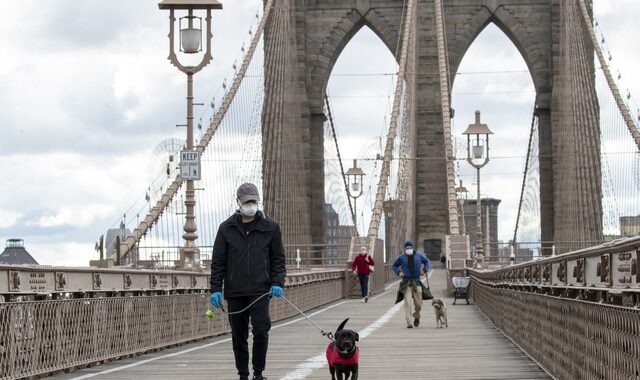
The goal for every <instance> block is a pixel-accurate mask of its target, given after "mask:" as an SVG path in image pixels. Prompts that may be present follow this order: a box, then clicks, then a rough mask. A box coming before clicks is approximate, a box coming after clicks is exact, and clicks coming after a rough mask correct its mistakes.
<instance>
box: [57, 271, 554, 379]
mask: <svg viewBox="0 0 640 380" xmlns="http://www.w3.org/2000/svg"><path fill="white" fill-rule="evenodd" d="M444 281H445V273H444V271H441V270H435V271H433V272H432V276H431V279H430V283H431V288H432V292H433V294H434V296H436V297H438V296H439V295H442V294H443V289H444V288H445V282H444ZM397 287H398V284H397V283H394V284H392V285H391V286H390V288H389V289H388V290H387V291H386V292H384V293H381V294H379V295H377V296H374V297H372V298H371V299H370V301H369V302H368V303H366V304H365V303H362V302H360V300H342V301H339V302H336V303H333V304H330V305H327V306H324V307H322V308H319V309H317V310H312V311H311V312H310V313H309V315H310V316H311V317H312V318H313V319H314V321H315V322H316V323H317V324H318V325H320V326H321V327H322V328H324V329H325V330H328V331H333V330H334V329H335V328H336V327H337V326H338V324H339V323H340V322H341V321H342V320H343V319H345V318H349V322H348V323H347V328H350V329H353V330H356V331H358V332H359V334H360V337H361V340H360V342H359V346H360V350H361V351H360V352H361V354H360V377H359V378H360V379H366V380H370V379H374V380H375V379H384V380H392V379H548V378H549V376H548V375H547V374H546V373H545V372H544V371H542V370H541V369H540V368H539V367H538V366H537V365H536V364H535V363H534V362H533V361H532V360H531V359H529V358H528V357H527V356H526V355H525V354H524V353H523V352H522V351H520V350H519V349H518V348H517V347H516V346H515V345H513V344H512V343H511V342H510V341H509V340H508V339H507V338H505V337H504V336H503V335H502V334H500V332H498V331H497V330H496V329H494V328H493V326H492V325H491V324H490V323H489V322H488V321H487V320H486V318H484V316H483V315H482V314H481V313H480V311H479V310H478V309H477V308H476V307H475V306H474V305H469V306H468V305H466V304H465V303H464V301H463V302H462V304H459V305H452V304H451V303H452V299H445V302H446V303H447V310H448V318H449V328H443V329H437V328H436V323H435V315H434V312H433V308H432V306H431V303H430V301H427V303H426V304H425V305H424V308H423V311H422V317H421V324H420V327H418V328H414V329H407V328H406V324H405V321H404V313H403V311H402V303H399V304H397V305H394V304H393V302H394V301H395V297H396V294H395V293H396V290H397ZM272 302H283V301H282V300H277V299H274V300H272ZM327 344H328V340H327V338H325V337H323V336H322V335H321V334H320V332H319V331H318V330H317V329H316V328H315V327H313V325H312V324H310V323H309V322H308V321H306V320H304V319H302V318H294V319H291V320H288V321H284V322H279V323H277V324H275V325H274V326H273V329H272V331H271V334H270V345H269V354H268V357H267V369H266V371H265V376H267V377H268V378H269V380H275V379H287V380H298V379H329V378H330V376H329V370H328V368H327V364H326V360H325V357H324V350H325V348H326V346H327ZM55 378H57V379H74V378H75V379H85V378H92V379H100V380H106V379H136V380H142V379H154V380H159V379H215V380H227V379H228V380H232V379H237V375H236V370H235V366H234V359H233V351H232V349H231V340H230V338H229V337H228V336H222V337H218V338H214V339H209V340H206V341H201V342H197V343H193V344H189V345H185V346H180V347H177V348H173V349H169V350H164V351H161V352H157V353H152V354H148V355H143V356H139V357H135V358H128V359H124V360H120V361H115V362H111V363H107V364H103V365H101V366H96V367H92V368H86V369H82V370H79V371H76V372H73V373H69V374H65V375H58V376H56V377H55Z"/></svg>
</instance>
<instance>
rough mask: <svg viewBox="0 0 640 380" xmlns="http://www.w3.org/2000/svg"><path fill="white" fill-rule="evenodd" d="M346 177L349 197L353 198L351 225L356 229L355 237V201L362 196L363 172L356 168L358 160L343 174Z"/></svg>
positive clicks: (356, 215)
mask: <svg viewBox="0 0 640 380" xmlns="http://www.w3.org/2000/svg"><path fill="white" fill-rule="evenodd" d="M345 175H346V176H347V182H348V183H349V194H348V195H349V196H350V197H351V198H353V224H354V226H355V228H356V236H360V235H359V234H358V222H357V220H358V210H357V207H356V200H357V199H358V198H360V196H361V195H362V190H363V189H362V188H363V182H362V177H364V172H363V171H362V169H360V168H359V167H358V160H353V167H352V168H350V169H349V170H347V172H346V173H345Z"/></svg>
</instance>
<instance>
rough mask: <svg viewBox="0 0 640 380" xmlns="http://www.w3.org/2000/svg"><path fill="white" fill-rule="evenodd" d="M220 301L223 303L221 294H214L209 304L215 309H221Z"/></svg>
mask: <svg viewBox="0 0 640 380" xmlns="http://www.w3.org/2000/svg"><path fill="white" fill-rule="evenodd" d="M222 301H224V298H222V292H215V293H212V294H211V304H212V305H213V307H215V308H216V309H220V308H222Z"/></svg>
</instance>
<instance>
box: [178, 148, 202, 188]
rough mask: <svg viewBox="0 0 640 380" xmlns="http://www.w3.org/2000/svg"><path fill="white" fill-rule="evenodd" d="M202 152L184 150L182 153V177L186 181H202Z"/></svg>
mask: <svg viewBox="0 0 640 380" xmlns="http://www.w3.org/2000/svg"><path fill="white" fill-rule="evenodd" d="M200 169H201V166H200V152H199V151H197V150H183V151H181V152H180V177H181V178H182V179H183V180H185V181H189V180H191V181H200Z"/></svg>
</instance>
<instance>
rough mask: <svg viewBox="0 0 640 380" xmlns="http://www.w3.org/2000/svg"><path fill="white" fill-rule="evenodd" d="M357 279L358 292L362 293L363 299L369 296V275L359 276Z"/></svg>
mask: <svg viewBox="0 0 640 380" xmlns="http://www.w3.org/2000/svg"><path fill="white" fill-rule="evenodd" d="M358 279H359V280H360V292H362V297H363V298H364V297H366V296H368V295H369V275H368V274H359V275H358Z"/></svg>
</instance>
